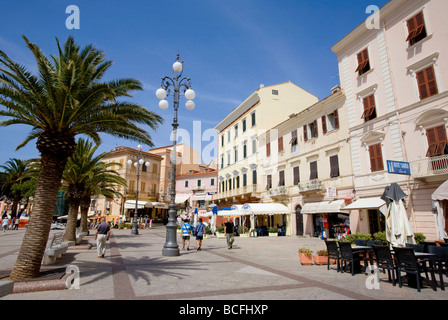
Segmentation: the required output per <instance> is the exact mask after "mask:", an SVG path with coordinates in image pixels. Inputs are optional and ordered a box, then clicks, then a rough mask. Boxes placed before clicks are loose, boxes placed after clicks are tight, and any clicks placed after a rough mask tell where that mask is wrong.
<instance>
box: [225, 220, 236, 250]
mask: <svg viewBox="0 0 448 320" xmlns="http://www.w3.org/2000/svg"><path fill="white" fill-rule="evenodd" d="M224 235H225V236H226V240H227V249H229V250H230V249H232V246H233V242H234V241H235V238H234V235H235V228H234V224H233V223H232V221H230V218H229V220H228V221H227V222H226V223H225V224H224Z"/></svg>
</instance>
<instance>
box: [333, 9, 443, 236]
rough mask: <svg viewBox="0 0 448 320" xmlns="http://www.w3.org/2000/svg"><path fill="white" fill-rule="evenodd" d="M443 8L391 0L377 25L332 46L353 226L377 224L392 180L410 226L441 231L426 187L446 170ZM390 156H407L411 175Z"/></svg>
mask: <svg viewBox="0 0 448 320" xmlns="http://www.w3.org/2000/svg"><path fill="white" fill-rule="evenodd" d="M446 12H448V1H445V0H391V1H390V2H388V3H387V4H386V5H385V6H384V7H382V8H381V9H380V11H379V13H377V16H376V19H377V21H376V24H375V25H372V26H369V25H367V24H362V25H360V26H358V27H357V28H356V29H354V30H353V31H352V32H351V33H349V34H348V35H347V36H346V37H344V38H343V39H342V40H340V41H339V42H338V43H337V44H336V45H334V46H333V47H332V50H333V51H334V52H335V53H336V55H337V57H338V65H339V73H340V81H341V86H342V88H343V89H344V91H345V94H346V108H347V113H348V120H349V131H350V137H349V141H350V145H351V154H352V166H353V179H354V183H353V184H354V189H353V199H354V200H360V199H361V200H363V201H364V202H363V203H364V207H362V208H359V209H358V210H354V211H353V212H352V213H351V215H350V220H351V229H352V232H353V233H355V232H363V233H374V232H376V231H383V230H382V229H384V214H383V213H382V211H383V209H384V207H381V201H378V198H379V197H381V195H382V193H383V192H384V188H385V187H386V186H388V185H390V184H391V183H392V182H396V183H398V184H399V185H400V187H401V188H402V189H403V190H404V191H405V193H406V194H407V195H408V196H407V197H406V198H405V201H406V209H407V214H408V217H409V220H410V222H411V225H412V227H413V229H414V232H421V233H423V234H424V235H425V236H426V237H427V239H428V240H436V239H440V238H441V235H440V232H439V231H438V225H437V216H436V214H435V213H434V211H433V204H432V201H431V194H432V193H433V192H434V191H435V189H436V188H437V187H439V186H440V184H442V183H443V182H444V181H446V180H447V178H448V147H447V145H448V141H447V127H448V58H447V55H448V42H447V41H446V40H447V39H448V28H447V27H446V21H445V20H446V18H445V14H446ZM390 161H398V162H404V163H405V164H404V165H405V166H406V164H407V163H409V167H410V175H409V174H397V173H392V172H393V170H391V168H390V167H388V164H389V165H390ZM447 208H448V206H447V205H446V203H444V204H443V205H442V211H443V216H444V218H445V221H444V223H446V221H448V219H446V218H447ZM445 230H446V226H445Z"/></svg>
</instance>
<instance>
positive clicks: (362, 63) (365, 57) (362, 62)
mask: <svg viewBox="0 0 448 320" xmlns="http://www.w3.org/2000/svg"><path fill="white" fill-rule="evenodd" d="M367 63H369V51H368V50H367V48H366V49H364V50H363V51H362V52H360V53H358V67H357V68H356V70H355V72H358V71H362V70H363V69H364V68H365V67H366V66H367Z"/></svg>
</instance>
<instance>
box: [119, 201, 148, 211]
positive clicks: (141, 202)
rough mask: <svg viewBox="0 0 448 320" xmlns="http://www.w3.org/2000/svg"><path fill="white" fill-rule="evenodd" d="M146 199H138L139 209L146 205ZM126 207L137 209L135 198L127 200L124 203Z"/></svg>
mask: <svg viewBox="0 0 448 320" xmlns="http://www.w3.org/2000/svg"><path fill="white" fill-rule="evenodd" d="M145 203H146V201H138V203H137V209H143V208H144V207H145ZM124 208H125V209H135V200H126V202H125V203H124Z"/></svg>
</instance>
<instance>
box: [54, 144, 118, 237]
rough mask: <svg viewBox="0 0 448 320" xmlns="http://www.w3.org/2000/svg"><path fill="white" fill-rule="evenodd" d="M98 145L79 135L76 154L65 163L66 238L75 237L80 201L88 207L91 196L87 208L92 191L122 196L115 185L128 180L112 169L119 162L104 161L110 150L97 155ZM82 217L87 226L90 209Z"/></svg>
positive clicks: (93, 192) (109, 195)
mask: <svg viewBox="0 0 448 320" xmlns="http://www.w3.org/2000/svg"><path fill="white" fill-rule="evenodd" d="M98 147H99V146H98V145H96V146H93V144H92V143H91V142H89V141H86V140H84V139H79V140H78V143H77V145H76V151H75V154H74V155H73V156H71V157H70V158H69V159H68V161H67V164H66V166H65V170H64V173H63V175H62V179H63V181H64V187H65V189H66V190H67V194H68V198H69V210H68V218H67V226H66V228H65V234H64V240H65V241H75V240H76V226H77V217H78V209H79V207H80V205H81V203H82V204H83V208H85V203H86V202H87V199H88V204H87V209H88V206H89V205H90V197H91V196H92V195H105V196H108V197H112V198H113V197H115V196H121V194H120V193H119V192H118V191H116V190H115V188H116V186H117V185H121V186H124V187H125V186H126V180H125V179H123V178H121V177H120V175H119V174H118V173H117V172H116V171H113V170H111V169H110V168H111V167H112V166H115V165H119V164H118V163H104V162H102V161H101V160H102V158H103V157H104V156H106V155H107V154H108V153H107V152H103V153H101V154H99V155H96V156H95V152H96V151H97V149H98ZM82 220H83V221H84V220H85V226H87V211H84V214H83V217H82ZM85 231H87V229H86V230H85Z"/></svg>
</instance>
